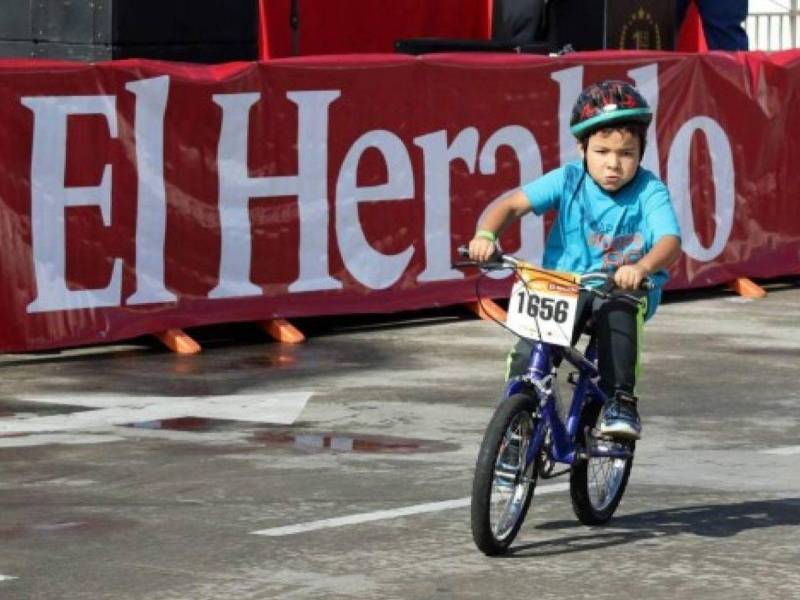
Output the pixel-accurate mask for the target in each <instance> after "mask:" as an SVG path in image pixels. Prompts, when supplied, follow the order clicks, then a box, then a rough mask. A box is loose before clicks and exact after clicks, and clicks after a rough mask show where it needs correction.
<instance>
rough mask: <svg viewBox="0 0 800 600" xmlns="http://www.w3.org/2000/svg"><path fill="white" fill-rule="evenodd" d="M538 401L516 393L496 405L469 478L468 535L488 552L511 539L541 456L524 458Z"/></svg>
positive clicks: (526, 504) (498, 551)
mask: <svg viewBox="0 0 800 600" xmlns="http://www.w3.org/2000/svg"><path fill="white" fill-rule="evenodd" d="M536 408H537V402H536V400H535V399H534V398H532V397H531V396H529V395H527V394H514V395H513V396H511V397H509V398H508V399H506V400H504V401H503V402H502V404H500V406H499V407H498V408H497V410H496V411H495V413H494V416H493V417H492V420H491V421H490V422H489V425H488V427H487V428H486V433H485V434H484V437H483V443H482V444H481V449H480V452H479V453H478V461H477V464H476V465H475V478H474V480H473V484H472V514H471V522H472V538H473V539H474V540H475V544H476V545H477V546H478V548H479V549H480V550H481V551H482V552H483V553H484V554H486V555H488V556H494V555H497V554H502V553H503V552H505V551H506V549H507V548H508V547H509V546H510V545H511V542H513V541H514V538H515V537H516V535H517V533H518V532H519V528H520V527H521V526H522V522H523V520H524V519H525V514H526V513H527V512H528V507H529V506H530V503H531V498H532V497H533V490H534V488H535V487H536V477H537V473H538V468H537V463H538V462H539V452H538V450H537V451H536V452H535V453H534V454H533V455H534V459H533V460H531V461H530V463H527V462H526V457H527V456H528V448H529V446H530V444H531V442H532V440H533V434H534V431H535V428H536V424H537V417H536V416H535V415H536Z"/></svg>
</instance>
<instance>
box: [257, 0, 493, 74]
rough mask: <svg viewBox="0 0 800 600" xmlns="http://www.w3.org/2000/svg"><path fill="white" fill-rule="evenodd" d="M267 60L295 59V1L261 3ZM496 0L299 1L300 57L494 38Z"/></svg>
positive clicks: (262, 50)
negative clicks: (408, 41)
mask: <svg viewBox="0 0 800 600" xmlns="http://www.w3.org/2000/svg"><path fill="white" fill-rule="evenodd" d="M259 5H260V8H259V20H260V28H259V48H260V58H261V59H262V60H266V59H270V58H281V57H286V56H291V55H292V29H291V27H290V25H289V18H290V13H291V0H259ZM491 5H492V0H436V1H435V2H433V1H431V0H391V1H388V2H387V1H386V0H298V15H299V26H298V31H299V33H298V47H299V55H301V56H311V55H315V54H351V53H371V52H394V43H395V41H396V40H398V39H403V38H415V37H442V38H453V39H478V40H480V39H489V38H490V37H491V22H492V21H491Z"/></svg>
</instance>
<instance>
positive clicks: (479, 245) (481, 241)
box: [469, 236, 496, 262]
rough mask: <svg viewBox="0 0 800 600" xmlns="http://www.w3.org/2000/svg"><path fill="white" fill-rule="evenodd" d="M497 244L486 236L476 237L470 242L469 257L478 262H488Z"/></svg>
mask: <svg viewBox="0 0 800 600" xmlns="http://www.w3.org/2000/svg"><path fill="white" fill-rule="evenodd" d="M495 248H496V245H495V243H494V242H493V241H491V240H489V239H487V238H484V237H477V236H476V237H474V238H472V240H471V241H470V243H469V257H470V259H472V260H475V261H478V262H487V261H488V260H489V259H490V258H492V256H493V255H494V253H495Z"/></svg>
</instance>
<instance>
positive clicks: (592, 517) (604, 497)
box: [569, 402, 636, 525]
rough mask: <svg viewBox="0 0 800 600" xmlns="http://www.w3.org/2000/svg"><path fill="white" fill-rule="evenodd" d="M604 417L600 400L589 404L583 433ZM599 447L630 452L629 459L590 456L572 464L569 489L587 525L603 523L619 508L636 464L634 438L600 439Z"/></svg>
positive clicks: (584, 410) (585, 414)
mask: <svg viewBox="0 0 800 600" xmlns="http://www.w3.org/2000/svg"><path fill="white" fill-rule="evenodd" d="M599 416H600V403H599V402H590V403H587V404H586V405H585V406H584V408H583V412H582V414H581V420H580V425H579V429H578V432H579V435H580V436H583V432H584V430H585V428H586V427H587V426H588V427H592V428H593V427H596V425H597V421H598V419H599ZM596 449H597V450H601V451H615V452H617V451H627V452H628V453H629V456H628V457H627V458H615V457H608V456H590V457H589V458H588V459H586V460H581V461H579V462H576V463H575V464H574V465H572V470H571V472H570V478H569V491H570V496H571V497H572V509H573V511H574V512H575V516H576V517H578V520H579V521H580V522H581V523H583V524H584V525H603V524H605V523H607V522H608V521H609V520H610V519H611V517H612V516H613V515H614V511H616V510H617V507H618V506H619V503H620V500H622V495H623V494H624V493H625V488H626V486H627V485H628V478H629V477H630V474H631V468H632V467H633V453H634V450H635V449H636V443H635V442H633V441H626V442H616V441H607V440H598V441H597V444H596Z"/></svg>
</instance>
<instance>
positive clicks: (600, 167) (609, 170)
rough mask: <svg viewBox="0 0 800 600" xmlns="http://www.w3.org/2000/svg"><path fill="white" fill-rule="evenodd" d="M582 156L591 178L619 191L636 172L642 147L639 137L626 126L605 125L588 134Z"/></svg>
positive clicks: (579, 147) (602, 186)
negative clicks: (610, 126) (601, 128)
mask: <svg viewBox="0 0 800 600" xmlns="http://www.w3.org/2000/svg"><path fill="white" fill-rule="evenodd" d="M578 150H579V151H580V153H581V156H582V157H583V158H585V159H586V168H587V169H588V171H589V175H591V177H592V179H594V180H595V181H596V182H597V185H599V186H600V187H601V188H603V189H604V190H606V191H607V192H616V191H617V190H619V189H620V188H622V187H623V186H624V185H625V184H626V183H628V182H629V181H630V180H631V179H633V177H634V176H635V175H636V169H637V168H638V167H639V154H640V153H641V147H640V142H639V137H638V136H636V135H634V134H633V133H631V132H630V131H626V130H624V129H603V130H600V131H598V132H596V133H594V134H592V136H591V137H590V138H589V142H588V143H587V145H586V151H585V152H584V149H583V146H582V145H581V144H578Z"/></svg>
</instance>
